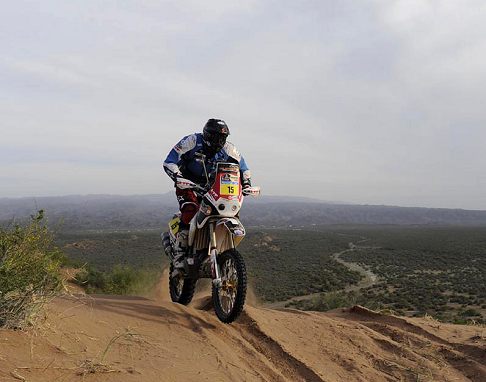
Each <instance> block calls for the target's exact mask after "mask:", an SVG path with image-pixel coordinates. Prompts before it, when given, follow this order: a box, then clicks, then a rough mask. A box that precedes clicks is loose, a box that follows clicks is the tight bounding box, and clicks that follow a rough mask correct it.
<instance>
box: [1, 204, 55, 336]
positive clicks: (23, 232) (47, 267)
mask: <svg viewBox="0 0 486 382" xmlns="http://www.w3.org/2000/svg"><path fill="white" fill-rule="evenodd" d="M42 219H43V213H42V211H39V213H38V215H37V216H35V217H32V219H31V222H30V224H28V225H26V226H20V225H14V226H13V227H10V228H7V229H5V228H0V327H2V326H3V327H6V328H14V329H23V328H25V327H26V326H31V325H33V324H35V322H36V319H37V318H38V317H39V313H40V312H41V311H42V308H43V306H44V305H45V304H46V303H47V302H49V301H50V299H52V298H53V297H54V296H55V295H56V294H57V293H58V292H59V291H60V290H61V288H62V278H61V275H60V272H59V269H60V266H61V263H62V261H63V259H64V257H63V255H62V253H61V252H60V251H59V250H58V249H57V248H56V247H54V246H53V236H52V234H51V232H50V231H49V229H48V228H47V226H46V225H45V224H44V223H43V222H42Z"/></svg>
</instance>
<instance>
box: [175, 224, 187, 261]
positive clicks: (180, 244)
mask: <svg viewBox="0 0 486 382" xmlns="http://www.w3.org/2000/svg"><path fill="white" fill-rule="evenodd" d="M188 237H189V230H187V229H182V230H179V232H178V233H177V237H176V241H175V244H174V252H175V257H174V267H176V268H184V257H185V255H186V251H187V239H188Z"/></svg>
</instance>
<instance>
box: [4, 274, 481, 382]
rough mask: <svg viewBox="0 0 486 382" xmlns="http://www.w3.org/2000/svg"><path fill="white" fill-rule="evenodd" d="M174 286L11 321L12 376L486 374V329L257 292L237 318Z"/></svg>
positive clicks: (59, 304)
mask: <svg viewBox="0 0 486 382" xmlns="http://www.w3.org/2000/svg"><path fill="white" fill-rule="evenodd" d="M165 284H166V279H164V280H163V283H162V284H161V286H160V287H159V288H158V290H156V291H154V293H153V295H152V296H151V297H150V298H143V297H126V296H124V297H119V296H81V295H80V296H79V297H73V296H70V297H68V296H66V297H62V298H58V299H56V300H55V301H53V302H52V303H51V304H50V306H49V308H48V316H47V319H46V320H45V322H44V323H43V324H42V325H41V326H40V328H37V329H36V330H31V331H27V332H19V331H11V330H0V381H22V380H25V381H49V382H51V381H90V382H91V381H121V382H123V381H206V380H208V381H363V382H364V381H366V382H369V381H414V382H417V381H476V382H479V381H486V329H484V328H481V327H475V326H460V325H445V324H440V323H438V322H436V321H433V320H427V319H404V318H400V317H393V316H386V315H380V314H376V313H373V312H370V311H368V310H366V309H364V308H359V307H355V308H353V309H348V310H342V311H336V312H331V313H314V312H300V311H295V310H272V309H268V308H262V307H257V306H255V305H256V304H255V303H254V302H252V301H250V304H249V305H248V306H247V307H246V309H245V312H244V313H243V315H242V316H241V317H240V319H239V320H238V321H237V322H236V323H233V324H231V325H226V324H222V323H220V322H219V321H218V320H217V318H216V316H215V315H214V313H213V311H212V309H211V303H210V299H209V297H208V295H207V293H206V292H201V293H199V294H198V295H197V296H196V298H195V301H194V302H193V303H192V304H191V305H190V306H188V307H185V306H181V305H177V304H173V303H171V302H170V301H168V298H167V297H166V296H168V292H167V290H166V288H165ZM252 305H253V306H252Z"/></svg>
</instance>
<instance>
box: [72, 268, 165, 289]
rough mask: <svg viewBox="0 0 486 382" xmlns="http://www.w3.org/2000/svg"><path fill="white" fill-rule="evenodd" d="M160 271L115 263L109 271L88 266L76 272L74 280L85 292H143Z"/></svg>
mask: <svg viewBox="0 0 486 382" xmlns="http://www.w3.org/2000/svg"><path fill="white" fill-rule="evenodd" d="M161 273H162V269H160V270H157V269H153V270H147V269H134V268H132V267H130V266H128V265H115V266H114V267H113V269H112V270H111V272H100V271H98V270H96V269H95V268H93V267H90V266H88V267H86V268H85V269H83V270H81V271H80V272H78V274H77V275H76V282H77V284H79V285H81V286H82V287H83V288H84V289H85V291H86V293H104V294H118V295H128V294H143V293H146V292H148V291H149V290H151V289H152V288H153V287H154V286H155V284H156V283H157V282H158V280H159V279H160V275H161Z"/></svg>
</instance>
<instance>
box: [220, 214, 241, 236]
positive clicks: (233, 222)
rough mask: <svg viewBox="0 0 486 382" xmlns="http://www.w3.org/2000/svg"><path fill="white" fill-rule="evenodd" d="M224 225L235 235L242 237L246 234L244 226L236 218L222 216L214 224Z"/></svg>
mask: <svg viewBox="0 0 486 382" xmlns="http://www.w3.org/2000/svg"><path fill="white" fill-rule="evenodd" d="M220 225H224V226H225V228H226V229H227V230H228V231H229V232H230V233H231V234H232V235H233V236H234V237H235V238H237V237H241V238H244V237H245V235H246V231H245V227H243V224H241V222H240V220H239V219H238V218H223V219H220V220H218V222H217V223H216V226H220Z"/></svg>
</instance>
